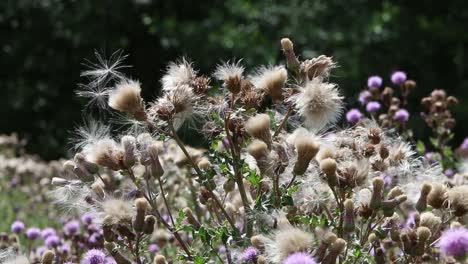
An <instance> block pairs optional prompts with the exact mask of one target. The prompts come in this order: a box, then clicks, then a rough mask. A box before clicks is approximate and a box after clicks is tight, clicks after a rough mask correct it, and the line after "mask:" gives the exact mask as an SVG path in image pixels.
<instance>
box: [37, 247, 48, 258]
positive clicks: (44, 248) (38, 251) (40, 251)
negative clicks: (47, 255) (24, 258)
mask: <svg viewBox="0 0 468 264" xmlns="http://www.w3.org/2000/svg"><path fill="white" fill-rule="evenodd" d="M46 250H47V247H45V246H41V247H38V248H36V255H38V256H42V255H43V254H44V252H46Z"/></svg>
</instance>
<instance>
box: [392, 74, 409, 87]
mask: <svg viewBox="0 0 468 264" xmlns="http://www.w3.org/2000/svg"><path fill="white" fill-rule="evenodd" d="M390 79H392V83H394V84H398V85H400V84H402V83H404V82H405V81H406V73H405V72H402V71H396V72H394V73H393V74H392V77H391V78H390Z"/></svg>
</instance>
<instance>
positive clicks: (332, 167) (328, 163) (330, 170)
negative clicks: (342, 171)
mask: <svg viewBox="0 0 468 264" xmlns="http://www.w3.org/2000/svg"><path fill="white" fill-rule="evenodd" d="M320 170H322V172H323V173H325V175H326V176H327V181H328V184H329V185H330V186H336V184H337V183H338V179H337V177H336V174H335V172H336V161H335V160H334V159H332V158H326V159H323V160H321V161H320Z"/></svg>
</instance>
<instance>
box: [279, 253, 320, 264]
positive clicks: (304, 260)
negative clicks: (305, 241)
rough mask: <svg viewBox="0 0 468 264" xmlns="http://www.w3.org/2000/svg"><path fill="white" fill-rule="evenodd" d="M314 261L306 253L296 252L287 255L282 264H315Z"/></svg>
mask: <svg viewBox="0 0 468 264" xmlns="http://www.w3.org/2000/svg"><path fill="white" fill-rule="evenodd" d="M316 263H317V262H315V260H314V259H313V258H312V257H311V256H310V255H309V254H307V253H304V252H297V253H294V254H292V255H289V256H288V257H287V258H286V259H285V260H284V262H283V264H316Z"/></svg>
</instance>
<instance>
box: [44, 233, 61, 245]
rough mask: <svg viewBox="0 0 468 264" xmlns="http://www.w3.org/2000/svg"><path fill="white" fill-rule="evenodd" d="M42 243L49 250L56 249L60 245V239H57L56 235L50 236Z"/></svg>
mask: <svg viewBox="0 0 468 264" xmlns="http://www.w3.org/2000/svg"><path fill="white" fill-rule="evenodd" d="M44 242H45V244H46V245H47V246H48V247H50V248H53V247H57V246H58V245H60V237H58V236H57V235H51V236H48V237H47V238H46V239H45V241H44Z"/></svg>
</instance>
